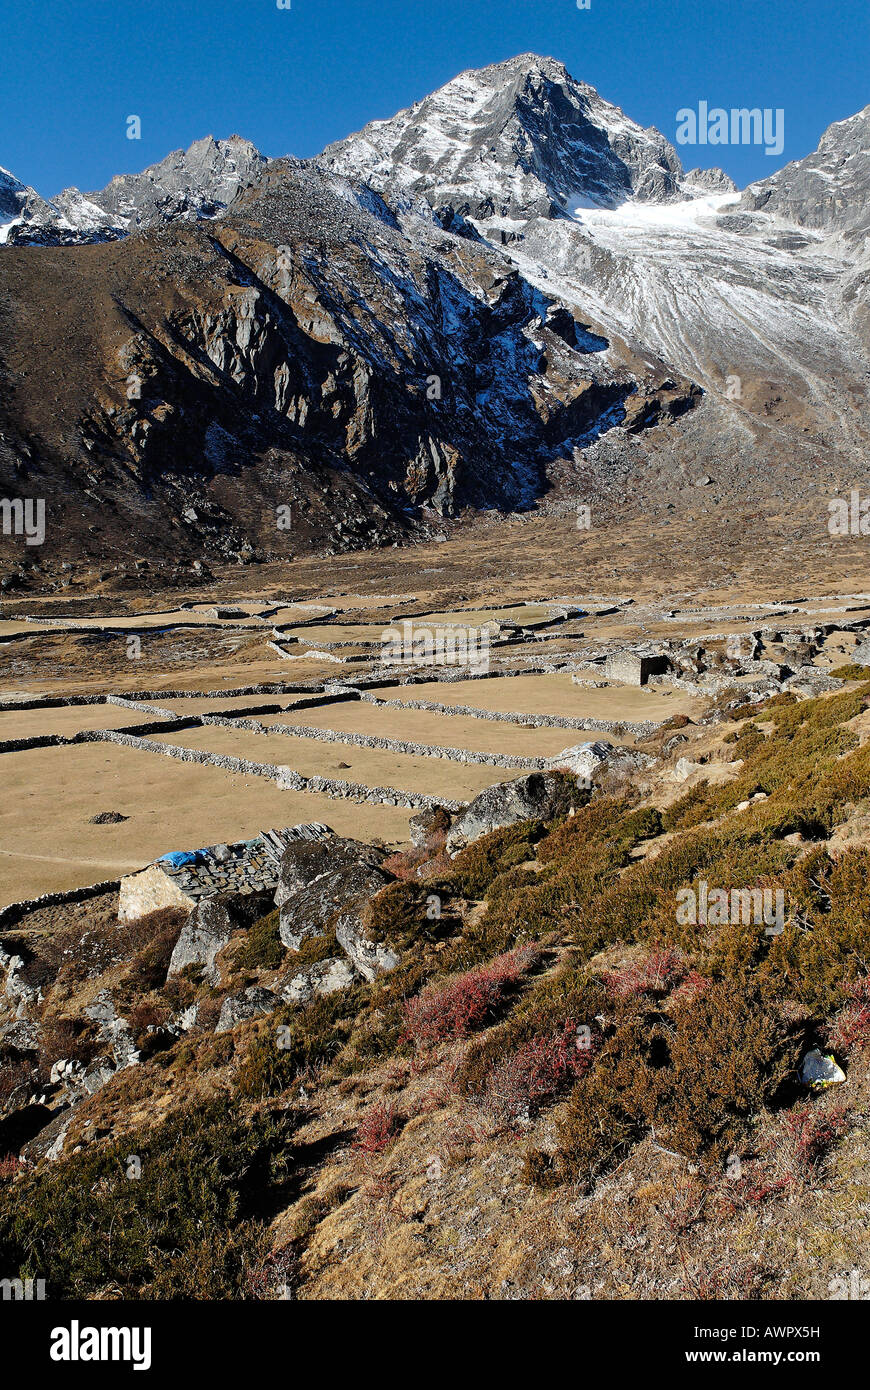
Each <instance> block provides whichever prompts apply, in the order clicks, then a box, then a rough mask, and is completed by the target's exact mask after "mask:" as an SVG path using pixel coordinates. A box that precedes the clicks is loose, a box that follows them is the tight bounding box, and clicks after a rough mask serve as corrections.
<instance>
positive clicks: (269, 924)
mask: <svg viewBox="0 0 870 1390" xmlns="http://www.w3.org/2000/svg"><path fill="white" fill-rule="evenodd" d="M280 919H281V914H280V912H278V911H275V912H270V913H269V914H268V916H266V917H261V918H260V919H259V921H257V922H255V923H254V925H253V926H252V927H251V929H250V930H249V932H248V934H247V936H246V937H245V940H244V941H243V943H242V945H241V946H240V947H239V949H238V950H237V951H236V953H235V959H234V965H235V966H236V968H237V969H240V970H277V969H278V967H279V966H280V964H281V962H282V961H283V959H284V954H285V948H284V943H283V942H282V940H281V937H280V934H279V923H280Z"/></svg>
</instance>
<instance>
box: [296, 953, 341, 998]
mask: <svg viewBox="0 0 870 1390" xmlns="http://www.w3.org/2000/svg"><path fill="white" fill-rule="evenodd" d="M355 978H356V977H355V975H354V972H353V969H352V967H351V966H350V965H349V964H348V962H347V961H346V960H342V958H341V956H330V958H329V959H328V960H319V961H318V962H317V963H316V965H312V966H310V967H309V969H308V970H300V972H299V974H298V975H294V976H293V979H292V980H290V981H289V983H288V984H287V985H285V986H284V988H283V989H282V990H281V998H282V999H283V1000H284V1002H285V1003H286V1004H305V1003H307V1001H308V1000H309V999H311V998H312V997H313V996H314V995H315V994H335V992H336V990H339V989H348V988H349V987H350V986H351V985H352V984H353V982H354V979H355Z"/></svg>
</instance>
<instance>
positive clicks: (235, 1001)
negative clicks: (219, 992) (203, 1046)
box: [215, 985, 281, 1033]
mask: <svg viewBox="0 0 870 1390" xmlns="http://www.w3.org/2000/svg"><path fill="white" fill-rule="evenodd" d="M280 1003H281V1000H280V998H279V996H278V995H277V994H273V992H272V990H271V989H262V988H260V987H259V986H258V985H252V987H251V988H250V989H246V990H245V992H244V994H234V995H232V996H231V998H229V999H225V1000H224V1002H223V1004H222V1005H221V1011H220V1016H219V1018H218V1021H217V1027H216V1028H215V1032H216V1033H229V1031H230V1029H232V1028H235V1026H236V1024H238V1023H245V1022H246V1021H247V1020H248V1019H249V1018H258V1017H259V1015H260V1014H270V1013H273V1012H274V1010H275V1009H277V1007H278V1005H279V1004H280Z"/></svg>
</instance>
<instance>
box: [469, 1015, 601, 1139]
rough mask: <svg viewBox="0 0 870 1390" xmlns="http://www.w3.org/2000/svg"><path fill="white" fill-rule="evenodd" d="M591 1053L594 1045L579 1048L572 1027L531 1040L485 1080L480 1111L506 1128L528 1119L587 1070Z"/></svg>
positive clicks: (576, 1035)
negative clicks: (484, 1110) (486, 1112)
mask: <svg viewBox="0 0 870 1390" xmlns="http://www.w3.org/2000/svg"><path fill="white" fill-rule="evenodd" d="M593 1053H594V1043H593V1046H591V1047H582V1046H581V1045H580V1044H579V1042H578V1034H577V1025H576V1023H566V1024H565V1025H564V1026H563V1027H562V1028H560V1029H557V1030H556V1031H555V1032H553V1033H549V1034H547V1035H545V1036H542V1037H538V1038H531V1039H530V1040H529V1041H528V1042H527V1043H524V1044H523V1046H522V1047H521V1048H519V1050H518V1051H517V1052H515V1053H514V1054H513V1055H512V1056H510V1057H506V1058H505V1060H504V1061H503V1062H500V1063H499V1064H498V1065H497V1066H496V1067H495V1068H494V1069H493V1071H492V1072H491V1073H490V1074H489V1076H488V1077H487V1079H486V1083H485V1087H484V1092H483V1097H482V1103H483V1106H484V1109H486V1110H487V1111H489V1112H490V1113H491V1114H493V1115H494V1116H495V1117H496V1118H498V1119H499V1120H501V1121H502V1122H504V1123H507V1124H516V1122H517V1121H518V1120H524V1119H531V1117H532V1116H533V1115H534V1114H535V1112H536V1111H537V1110H538V1109H540V1106H541V1103H542V1102H543V1101H545V1100H547V1099H549V1098H550V1097H551V1096H554V1095H556V1094H557V1092H558V1091H560V1090H561V1089H562V1087H563V1086H565V1085H567V1084H568V1083H569V1082H572V1081H574V1080H576V1078H577V1077H578V1076H581V1075H582V1074H583V1073H584V1072H585V1071H587V1070H588V1068H589V1066H590V1065H591V1062H592V1057H593Z"/></svg>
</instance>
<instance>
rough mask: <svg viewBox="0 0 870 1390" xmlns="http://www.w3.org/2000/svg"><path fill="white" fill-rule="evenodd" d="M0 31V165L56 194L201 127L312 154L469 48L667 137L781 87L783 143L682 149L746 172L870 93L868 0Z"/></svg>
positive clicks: (398, 2) (87, 17)
mask: <svg viewBox="0 0 870 1390" xmlns="http://www.w3.org/2000/svg"><path fill="white" fill-rule="evenodd" d="M0 37H2V44H3V75H2V79H0V165H3V166H5V167H6V168H8V169H11V170H12V172H13V173H15V174H17V176H18V177H19V178H21V179H23V180H24V182H25V183H30V184H32V185H33V186H34V187H35V188H37V189H38V190H39V192H40V193H42V194H44V195H46V196H51V195H52V194H54V193H57V192H58V191H59V190H60V189H61V188H62V187H65V186H67V185H69V184H77V185H78V186H79V187H80V188H83V189H93V188H101V187H102V186H103V185H104V184H105V183H106V182H107V181H108V180H109V178H110V177H111V176H112V174H115V173H130V172H135V171H138V170H139V169H142V168H144V167H145V166H146V165H147V164H150V163H153V162H154V161H155V160H157V159H161V158H162V157H163V156H164V155H165V154H167V153H168V152H169V151H170V150H172V149H177V148H178V147H179V146H183V145H188V144H189V143H190V142H191V141H192V140H195V139H197V138H198V137H200V136H202V135H206V134H209V133H211V134H214V135H217V136H225V135H230V134H232V133H234V132H236V133H238V134H241V135H245V136H247V137H248V138H249V139H251V140H253V141H254V143H255V144H256V145H257V146H258V147H259V148H260V149H262V150H263V151H264V153H266V154H269V155H279V154H296V155H300V156H308V155H312V154H316V153H317V152H318V151H319V150H320V149H321V148H322V147H323V146H324V145H325V144H327V143H328V142H329V141H331V140H335V139H338V138H340V137H341V136H343V135H346V134H348V133H349V132H350V131H353V130H358V129H359V127H360V126H362V125H364V124H365V123H366V122H367V121H369V120H372V119H374V118H376V117H384V116H390V115H392V114H393V113H394V112H395V111H397V110H399V109H400V108H401V107H403V106H407V105H409V104H410V103H411V102H412V101H415V100H417V99H419V98H420V97H422V96H424V95H425V94H426V93H427V92H429V91H431V90H433V89H434V88H435V87H438V86H440V85H441V84H442V83H444V82H446V81H448V80H449V79H450V78H451V77H453V76H455V75H456V73H458V72H460V71H462V70H463V69H464V68H468V67H481V66H484V65H485V64H487V63H492V62H497V61H499V60H501V59H503V58H508V57H511V56H513V55H514V54H516V53H523V52H528V51H534V52H539V53H545V54H549V55H551V56H552V57H555V58H559V59H561V61H562V62H564V63H565V64H566V66H567V67H568V69H569V71H570V72H572V73H573V75H574V76H575V77H578V78H582V79H583V80H585V81H587V82H590V83H592V85H593V86H595V87H597V88H598V90H599V91H600V92H601V94H602V95H603V96H605V97H606V98H607V99H608V100H610V101H614V102H616V103H617V105H619V106H621V107H623V109H624V110H625V111H626V112H627V113H628V115H630V116H631V117H632V118H633V119H634V120H637V121H640V122H641V123H642V124H644V125H655V126H658V128H659V129H660V130H661V131H662V132H663V133H664V134H665V135H666V136H667V137H668V139H670V140H672V141H673V140H674V138H675V133H676V113H677V111H678V110H679V109H680V108H681V107H692V108H694V109H696V108H697V106H698V103H699V101H707V102H708V103H709V105H710V106H711V107H712V106H722V107H726V108H730V107H732V106H760V107H771V108H777V107H782V108H783V109H784V111H785V147H784V151H783V154H782V155H781V156H778V157H776V158H771V157H768V156H766V155H765V153H764V151H763V149H762V148H760V147H752V146H749V147H741V146H720V147H715V148H712V147H710V146H708V147H706V148H698V149H694V148H692V147H685V148H682V149H680V151H679V153H680V156H681V158H682V159H683V163H684V165H685V166H686V167H688V166H690V165H692V164H694V163H700V164H702V165H704V166H707V165H712V164H716V163H718V164H720V165H722V166H723V167H724V168H725V169H726V170H727V171H728V173H730V174H731V176H732V177H733V178H734V179H735V180H736V181H737V183H738V184H740V185H741V186H742V185H744V184H745V183H747V182H749V181H750V180H752V179H754V178H759V177H762V176H764V175H766V174H770V173H772V172H773V171H774V170H775V169H776V168H779V167H781V165H783V164H785V163H787V162H788V160H790V159H798V158H801V157H802V156H803V155H805V154H807V153H808V152H809V151H810V150H811V149H814V148H815V146H816V145H817V143H818V139H819V136H820V134H821V132H822V131H823V130H824V128H825V126H827V125H828V124H830V122H831V121H834V120H840V119H842V118H843V117H844V116H848V115H851V114H852V113H853V112H855V111H857V110H859V109H861V108H862V107H863V106H865V105H867V103H868V102H870V4H868V0H732V2H731V3H729V0H591V8H590V9H589V10H579V9H578V8H577V4H576V0H292V8H291V9H289V10H280V9H278V5H277V0H39V3H36V0H0ZM129 115H138V116H139V117H140V118H141V121H142V139H141V140H140V141H132V140H128V139H127V138H126V134H125V132H126V118H127V117H128V116H129Z"/></svg>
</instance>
